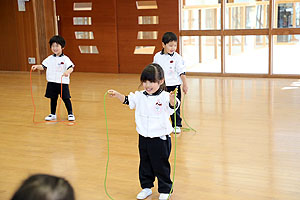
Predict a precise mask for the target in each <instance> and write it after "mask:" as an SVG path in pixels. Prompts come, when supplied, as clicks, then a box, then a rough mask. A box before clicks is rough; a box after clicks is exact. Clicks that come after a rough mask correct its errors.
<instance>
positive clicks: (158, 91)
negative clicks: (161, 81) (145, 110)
mask: <svg viewBox="0 0 300 200" xmlns="http://www.w3.org/2000/svg"><path fill="white" fill-rule="evenodd" d="M162 91H163V90H162V89H161V88H159V89H158V90H157V91H156V92H154V93H153V94H148V93H147V92H146V91H144V92H143V94H144V95H146V96H157V95H159V94H160V93H162Z"/></svg>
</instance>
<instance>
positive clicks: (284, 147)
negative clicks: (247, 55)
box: [0, 72, 300, 200]
mask: <svg viewBox="0 0 300 200" xmlns="http://www.w3.org/2000/svg"><path fill="white" fill-rule="evenodd" d="M32 82H33V88H32V89H33V90H32V91H33V95H34V100H35V104H36V109H37V110H36V116H35V119H36V121H42V120H43V119H44V117H45V116H46V115H48V114H49V100H48V99H46V98H45V97H44V92H45V86H46V80H45V75H44V74H42V75H40V74H38V73H36V72H35V73H33V77H32ZM0 84H1V87H0V108H1V114H0V119H1V120H0V130H1V131H0V152H1V153H0V199H9V198H10V197H11V195H12V194H13V192H14V191H15V189H16V188H17V187H18V186H19V184H20V183H21V181H22V180H23V179H25V178H26V177H28V176H29V175H30V174H33V173H49V174H54V175H58V176H63V177H65V178H67V179H68V180H69V181H70V182H71V184H72V185H73V186H74V188H75V192H76V197H77V200H102V199H103V200H104V199H109V198H108V197H107V196H106V195H105V191H104V177H105V166H106V161H107V140H106V129H105V120H104V109H103V97H104V93H105V92H106V91H107V90H108V89H111V88H113V89H115V90H118V91H120V92H122V93H125V94H128V93H129V92H130V91H135V90H137V89H138V86H139V75H133V74H98V73H79V72H74V73H73V74H72V76H71V84H70V90H71V96H72V98H71V101H72V103H73V109H74V114H75V116H76V125H74V126H67V125H65V124H63V123H51V122H48V123H41V124H33V122H32V117H33V106H32V100H31V94H30V79H29V73H28V72H0ZM188 84H189V92H188V94H187V96H186V98H185V106H184V108H183V109H184V115H185V119H186V121H187V122H188V123H189V124H190V125H191V126H192V127H193V128H194V129H196V130H197V133H193V132H183V133H182V134H180V135H178V137H177V164H176V173H175V185H174V193H173V195H172V198H171V199H172V200H192V199H197V200H299V199H300V133H299V130H300V123H299V119H300V88H298V87H299V86H300V81H299V80H295V79H253V78H213V77H197V76H189V77H188ZM106 104H107V117H108V127H109V139H110V163H109V170H108V180H107V187H108V192H109V194H110V195H111V196H112V197H113V198H114V199H115V200H133V199H135V197H136V194H137V193H138V192H139V191H140V186H139V181H138V163H139V157H138V149H137V136H138V134H137V133H136V131H135V123H134V111H133V110H130V109H129V108H128V107H127V106H124V105H122V104H121V103H120V102H119V101H118V100H117V99H112V98H109V97H107V99H106ZM60 113H61V117H62V118H63V119H66V111H65V107H64V105H63V104H62V106H61V109H60ZM172 140H173V143H172V144H173V149H172V154H171V159H170V162H171V165H172V173H173V169H174V147H175V145H174V144H175V143H174V142H175V140H174V134H173V135H172ZM158 195H159V194H158V192H157V183H155V188H154V189H153V195H151V196H150V197H149V198H148V200H149V199H153V200H154V199H158Z"/></svg>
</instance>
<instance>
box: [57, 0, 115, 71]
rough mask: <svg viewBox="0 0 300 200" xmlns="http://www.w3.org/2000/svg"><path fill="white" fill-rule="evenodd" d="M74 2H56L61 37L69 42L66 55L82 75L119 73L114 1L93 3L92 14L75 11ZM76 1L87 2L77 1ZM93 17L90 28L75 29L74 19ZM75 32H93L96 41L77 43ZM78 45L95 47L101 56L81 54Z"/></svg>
mask: <svg viewBox="0 0 300 200" xmlns="http://www.w3.org/2000/svg"><path fill="white" fill-rule="evenodd" d="M73 2H75V1H73V0H57V1H56V8H57V15H58V16H59V17H60V21H59V34H60V35H62V36H63V37H64V38H65V40H66V48H65V50H64V53H65V54H66V55H68V56H69V57H70V58H71V60H72V61H73V62H74V64H75V65H76V71H82V72H111V73H117V72H118V57H117V33H116V16H115V10H116V6H115V1H104V0H101V1H97V0H90V1H88V2H92V11H73ZM76 2H87V1H86V0H78V1H76ZM79 16H84V17H92V25H91V26H73V17H79ZM75 31H93V34H94V38H95V39H93V40H76V39H75ZM79 45H95V46H97V48H98V51H99V54H81V53H80V51H79V48H78V46H79Z"/></svg>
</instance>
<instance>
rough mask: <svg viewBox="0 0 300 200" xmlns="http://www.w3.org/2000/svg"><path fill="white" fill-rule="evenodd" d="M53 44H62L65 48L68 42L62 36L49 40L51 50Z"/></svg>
mask: <svg viewBox="0 0 300 200" xmlns="http://www.w3.org/2000/svg"><path fill="white" fill-rule="evenodd" d="M53 43H57V44H60V46H61V48H64V47H65V46H66V41H65V39H64V38H63V37H61V36H60V35H55V36H53V37H52V38H51V39H50V40H49V44H50V48H51V46H52V44H53Z"/></svg>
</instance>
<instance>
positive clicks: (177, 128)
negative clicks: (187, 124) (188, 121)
mask: <svg viewBox="0 0 300 200" xmlns="http://www.w3.org/2000/svg"><path fill="white" fill-rule="evenodd" d="M173 133H175V128H173ZM176 133H181V129H180V127H178V126H176Z"/></svg>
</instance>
